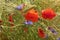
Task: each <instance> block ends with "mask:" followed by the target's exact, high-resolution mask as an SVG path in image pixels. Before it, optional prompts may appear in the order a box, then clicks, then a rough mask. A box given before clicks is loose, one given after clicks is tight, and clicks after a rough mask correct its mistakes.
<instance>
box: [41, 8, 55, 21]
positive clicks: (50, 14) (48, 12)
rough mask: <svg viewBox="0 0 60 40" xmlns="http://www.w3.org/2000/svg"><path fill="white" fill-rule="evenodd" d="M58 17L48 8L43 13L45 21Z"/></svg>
mask: <svg viewBox="0 0 60 40" xmlns="http://www.w3.org/2000/svg"><path fill="white" fill-rule="evenodd" d="M55 16H56V14H55V12H54V11H53V10H52V9H51V8H47V9H45V10H43V11H42V17H43V18H44V19H49V20H51V19H53V18H54V17H55Z"/></svg>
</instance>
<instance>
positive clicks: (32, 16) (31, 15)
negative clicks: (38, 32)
mask: <svg viewBox="0 0 60 40" xmlns="http://www.w3.org/2000/svg"><path fill="white" fill-rule="evenodd" d="M25 19H26V20H28V21H32V22H37V21H38V13H37V11H35V10H34V9H31V10H29V11H28V12H27V13H26V14H25Z"/></svg>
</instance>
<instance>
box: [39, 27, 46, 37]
mask: <svg viewBox="0 0 60 40" xmlns="http://www.w3.org/2000/svg"><path fill="white" fill-rule="evenodd" d="M38 36H39V37H40V38H45V37H46V34H45V33H44V31H43V30H42V29H41V28H39V29H38Z"/></svg>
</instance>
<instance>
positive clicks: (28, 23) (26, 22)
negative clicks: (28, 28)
mask: <svg viewBox="0 0 60 40" xmlns="http://www.w3.org/2000/svg"><path fill="white" fill-rule="evenodd" d="M24 23H25V24H27V25H32V24H33V22H32V21H25V22H24Z"/></svg>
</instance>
